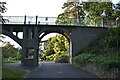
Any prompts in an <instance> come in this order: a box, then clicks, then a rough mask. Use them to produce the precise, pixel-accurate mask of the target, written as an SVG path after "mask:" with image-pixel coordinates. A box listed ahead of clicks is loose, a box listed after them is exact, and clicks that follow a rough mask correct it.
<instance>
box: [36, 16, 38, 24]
mask: <svg viewBox="0 0 120 80" xmlns="http://www.w3.org/2000/svg"><path fill="white" fill-rule="evenodd" d="M37 21H38V16H36V25H37Z"/></svg>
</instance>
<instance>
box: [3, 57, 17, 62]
mask: <svg viewBox="0 0 120 80" xmlns="http://www.w3.org/2000/svg"><path fill="white" fill-rule="evenodd" d="M3 63H17V61H8V59H7V58H5V59H3Z"/></svg>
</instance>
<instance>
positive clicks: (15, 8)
mask: <svg viewBox="0 0 120 80" xmlns="http://www.w3.org/2000/svg"><path fill="white" fill-rule="evenodd" d="M0 1H1V2H7V5H6V7H7V9H8V10H7V12H6V13H4V14H3V16H25V15H27V16H41V17H57V16H58V15H59V14H60V13H62V12H63V11H64V10H63V9H62V6H63V4H64V3H65V2H66V1H67V0H0ZM119 1H120V0H112V2H113V3H114V4H116V3H117V2H119ZM54 35H55V34H49V35H46V36H45V37H44V38H43V40H46V39H48V38H49V37H52V36H54ZM5 41H10V42H11V44H13V45H15V46H16V47H20V46H19V45H18V44H17V43H16V42H14V41H13V40H11V39H10V38H8V37H7V38H6V39H5ZM0 45H1V43H0Z"/></svg>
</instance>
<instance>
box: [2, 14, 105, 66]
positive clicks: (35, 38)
mask: <svg viewBox="0 0 120 80" xmlns="http://www.w3.org/2000/svg"><path fill="white" fill-rule="evenodd" d="M11 18H12V19H11ZM4 19H6V21H5V23H4V24H2V34H4V35H6V36H8V37H10V38H12V39H13V40H14V41H16V42H17V43H18V44H19V45H20V46H21V47H22V59H21V63H22V64H23V65H38V61H39V60H38V50H39V42H40V41H41V39H42V38H43V37H44V36H45V35H47V34H49V33H53V32H56V33H60V34H62V35H64V36H65V37H66V38H67V40H68V42H69V45H70V63H72V58H73V57H74V56H75V55H76V54H77V53H79V52H80V51H81V50H82V49H84V48H85V47H87V46H88V45H89V44H90V43H91V41H93V40H94V39H96V38H97V36H98V35H100V34H101V33H103V32H105V31H106V28H104V27H95V26H89V27H88V26H87V25H84V26H83V25H80V23H79V24H76V23H75V24H73V23H70V24H67V25H66V24H56V23H55V20H56V19H55V20H53V19H52V22H49V21H48V20H49V18H48V17H44V19H45V20H47V21H43V22H42V21H39V18H38V17H37V16H36V17H34V18H33V19H34V20H31V21H29V20H28V19H27V17H26V16H25V17H15V18H14V17H8V18H7V17H6V18H5V17H4ZM50 19H51V18H50ZM7 21H8V22H7ZM81 24H82V23H81ZM13 32H14V33H16V35H14V34H13ZM20 32H21V33H22V35H23V38H22V39H20V38H19V37H18V33H20ZM29 54H31V55H29Z"/></svg>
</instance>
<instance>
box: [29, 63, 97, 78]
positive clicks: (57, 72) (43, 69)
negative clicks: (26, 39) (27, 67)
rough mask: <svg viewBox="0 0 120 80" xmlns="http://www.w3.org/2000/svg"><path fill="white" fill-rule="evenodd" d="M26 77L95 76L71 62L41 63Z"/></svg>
mask: <svg viewBox="0 0 120 80" xmlns="http://www.w3.org/2000/svg"><path fill="white" fill-rule="evenodd" d="M27 78H96V76H94V75H92V74H89V73H87V72H85V71H82V70H80V69H78V68H76V67H74V66H73V65H71V64H61V63H41V66H39V68H38V69H36V71H33V72H32V73H30V74H29V75H28V76H27Z"/></svg>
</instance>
